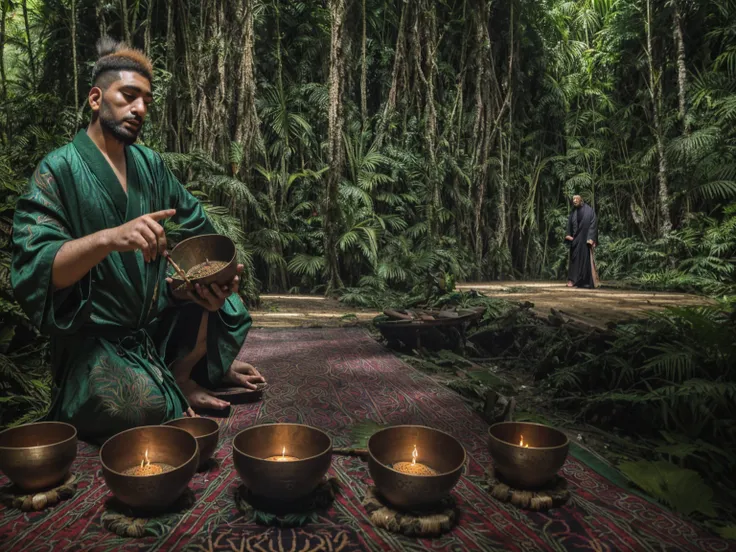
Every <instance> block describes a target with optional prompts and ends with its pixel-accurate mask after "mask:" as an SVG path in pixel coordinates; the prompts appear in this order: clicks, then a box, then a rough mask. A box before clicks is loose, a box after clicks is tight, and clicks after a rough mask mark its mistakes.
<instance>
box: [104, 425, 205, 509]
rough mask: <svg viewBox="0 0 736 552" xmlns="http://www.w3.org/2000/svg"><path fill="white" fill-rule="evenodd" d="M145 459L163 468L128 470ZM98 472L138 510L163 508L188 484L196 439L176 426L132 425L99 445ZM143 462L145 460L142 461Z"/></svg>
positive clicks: (194, 461) (196, 457) (194, 467)
mask: <svg viewBox="0 0 736 552" xmlns="http://www.w3.org/2000/svg"><path fill="white" fill-rule="evenodd" d="M146 451H147V452H148V455H147V459H148V461H149V462H150V463H151V464H152V465H153V466H163V467H164V470H165V471H162V472H161V473H157V474H155V475H133V474H130V473H128V472H129V471H130V470H132V469H133V468H135V467H137V466H139V465H141V464H142V463H143V462H144V461H145V459H146V454H145V453H146ZM100 462H101V463H102V475H103V477H104V478H105V483H107V486H108V488H109V489H110V491H111V492H112V494H113V495H114V496H115V498H117V499H118V500H120V502H122V503H123V504H125V505H126V506H129V507H131V508H134V509H135V510H137V511H141V512H156V511H161V510H164V509H166V507H168V506H170V505H171V504H172V503H173V502H174V501H176V499H178V498H179V497H180V496H181V494H182V493H183V492H184V490H185V489H186V488H187V485H189V481H190V480H191V479H192V476H194V473H195V472H196V471H197V466H198V465H199V447H198V446H197V440H196V439H195V438H194V437H193V436H192V435H191V434H190V433H189V432H188V431H185V430H183V429H181V428H178V427H173V426H165V425H156V426H141V427H134V428H133V429H128V430H126V431H122V432H120V433H118V434H117V435H114V436H112V437H110V438H109V439H108V440H107V441H105V444H104V445H102V448H101V449H100ZM146 465H147V464H146Z"/></svg>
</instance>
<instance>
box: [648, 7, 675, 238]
mask: <svg viewBox="0 0 736 552" xmlns="http://www.w3.org/2000/svg"><path fill="white" fill-rule="evenodd" d="M646 3H647V20H646V33H647V52H646V54H647V61H648V63H649V94H650V97H651V100H652V111H653V119H654V135H655V139H656V141H657V154H658V156H659V172H658V179H659V189H658V192H657V199H658V205H659V214H660V221H659V233H660V235H661V236H666V235H668V234H669V233H670V231H671V230H672V218H671V216H670V194H669V189H668V185H667V172H668V171H667V158H666V157H665V147H664V136H663V135H662V124H661V116H660V114H661V108H662V82H661V78H660V75H659V72H658V71H656V69H655V66H654V50H653V48H652V0H646Z"/></svg>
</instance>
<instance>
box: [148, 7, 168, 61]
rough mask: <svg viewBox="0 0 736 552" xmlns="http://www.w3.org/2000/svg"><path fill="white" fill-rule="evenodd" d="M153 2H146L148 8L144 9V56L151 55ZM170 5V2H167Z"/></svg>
mask: <svg viewBox="0 0 736 552" xmlns="http://www.w3.org/2000/svg"><path fill="white" fill-rule="evenodd" d="M153 2H154V0H148V6H147V7H146V23H145V25H146V30H145V31H144V33H143V50H144V51H145V52H146V55H147V56H149V57H150V55H151V28H152V27H153ZM168 4H171V2H168Z"/></svg>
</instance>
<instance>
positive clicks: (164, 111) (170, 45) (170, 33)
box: [151, 0, 177, 151]
mask: <svg viewBox="0 0 736 552" xmlns="http://www.w3.org/2000/svg"><path fill="white" fill-rule="evenodd" d="M151 1H153V0H151ZM175 47H176V43H175V41H174V2H166V54H165V55H166V70H167V71H169V72H171V73H173V70H174V59H175V56H174V48H175ZM171 87H172V83H171V82H169V89H168V90H167V91H166V97H165V99H164V101H163V102H162V106H161V126H160V130H159V134H160V140H161V144H163V146H164V147H168V148H172V149H173V150H175V151H176V146H177V144H175V143H174V144H169V141H168V134H169V132H168V131H169V117H170V116H171V115H170V112H173V111H174V110H175V109H176V103H175V102H174V100H173V99H172V94H171ZM169 104H171V105H169Z"/></svg>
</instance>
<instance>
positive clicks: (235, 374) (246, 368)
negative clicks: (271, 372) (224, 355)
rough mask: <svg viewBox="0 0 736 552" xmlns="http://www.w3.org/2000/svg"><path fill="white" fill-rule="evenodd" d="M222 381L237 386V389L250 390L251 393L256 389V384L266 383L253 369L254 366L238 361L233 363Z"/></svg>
mask: <svg viewBox="0 0 736 552" xmlns="http://www.w3.org/2000/svg"><path fill="white" fill-rule="evenodd" d="M223 381H224V382H225V383H229V384H231V385H237V386H238V387H245V388H246V389H252V390H253V391H255V390H257V389H258V387H257V386H256V384H258V383H266V379H265V378H264V377H263V376H262V375H261V373H260V372H259V371H258V370H257V369H256V368H255V366H253V365H252V364H248V363H247V362H242V361H240V360H234V361H233V363H232V364H231V365H230V368H229V369H228V371H227V373H226V374H225V378H224V379H223Z"/></svg>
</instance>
